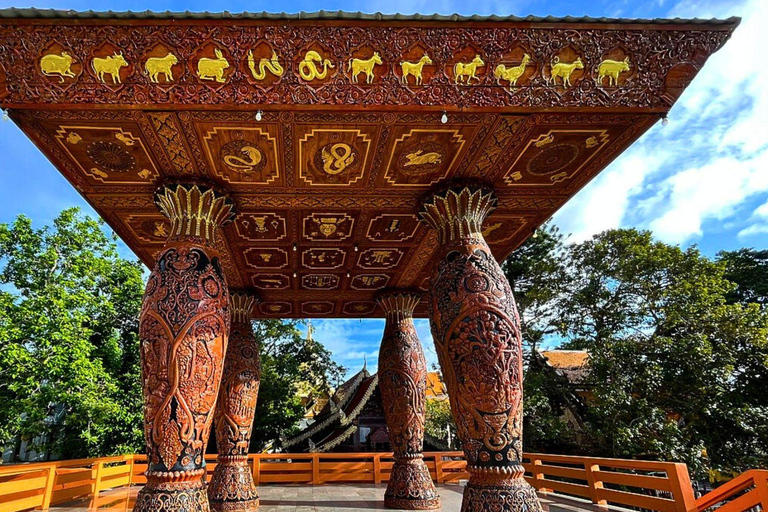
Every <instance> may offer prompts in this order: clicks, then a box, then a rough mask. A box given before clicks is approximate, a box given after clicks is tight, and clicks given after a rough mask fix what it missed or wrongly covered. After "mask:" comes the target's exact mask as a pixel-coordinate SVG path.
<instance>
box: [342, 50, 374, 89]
mask: <svg viewBox="0 0 768 512" xmlns="http://www.w3.org/2000/svg"><path fill="white" fill-rule="evenodd" d="M379 64H381V57H379V52H373V57H371V58H370V59H349V64H348V65H347V71H351V72H352V73H351V74H350V79H351V80H352V83H353V84H356V83H357V75H359V74H360V73H365V83H367V84H372V83H373V79H374V78H375V77H376V76H375V75H374V74H373V67H374V66H377V65H379Z"/></svg>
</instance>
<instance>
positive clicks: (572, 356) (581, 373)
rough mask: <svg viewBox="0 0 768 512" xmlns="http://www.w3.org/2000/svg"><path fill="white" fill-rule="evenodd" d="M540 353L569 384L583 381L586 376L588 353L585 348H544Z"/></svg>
mask: <svg viewBox="0 0 768 512" xmlns="http://www.w3.org/2000/svg"><path fill="white" fill-rule="evenodd" d="M541 355H542V356H544V358H545V359H546V362H547V364H548V365H549V366H551V367H552V368H554V369H555V371H557V373H559V374H560V375H562V376H564V377H565V378H567V379H568V382H570V383H571V384H580V383H583V382H584V380H585V378H586V377H587V374H588V371H589V370H588V368H587V364H588V361H589V353H588V352H587V351H586V350H544V351H542V352H541Z"/></svg>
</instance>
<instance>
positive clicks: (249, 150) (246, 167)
mask: <svg viewBox="0 0 768 512" xmlns="http://www.w3.org/2000/svg"><path fill="white" fill-rule="evenodd" d="M240 151H241V152H242V153H243V154H244V155H246V156H247V157H248V160H245V159H243V158H240V157H238V156H233V155H227V156H225V157H224V163H225V164H227V165H228V166H230V167H232V168H233V169H237V170H239V171H242V172H251V171H253V168H254V167H256V166H257V165H259V163H260V162H261V151H259V150H258V149H256V148H255V147H253V146H243V148H242V149H241V150H240Z"/></svg>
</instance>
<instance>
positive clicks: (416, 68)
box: [400, 52, 432, 85]
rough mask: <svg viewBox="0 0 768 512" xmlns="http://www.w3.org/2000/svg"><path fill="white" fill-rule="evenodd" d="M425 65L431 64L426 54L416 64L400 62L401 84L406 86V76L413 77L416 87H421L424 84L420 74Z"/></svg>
mask: <svg viewBox="0 0 768 512" xmlns="http://www.w3.org/2000/svg"><path fill="white" fill-rule="evenodd" d="M425 64H432V59H430V58H429V55H427V54H426V52H425V53H424V55H423V56H422V57H421V58H420V59H419V61H418V62H408V61H402V62H400V68H401V69H402V70H403V76H402V77H400V80H401V81H402V82H403V84H405V85H408V75H413V77H414V78H415V79H416V85H421V84H422V83H423V82H424V78H423V75H422V73H423V71H424V65H425Z"/></svg>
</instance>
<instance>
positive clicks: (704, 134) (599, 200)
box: [555, 0, 768, 243]
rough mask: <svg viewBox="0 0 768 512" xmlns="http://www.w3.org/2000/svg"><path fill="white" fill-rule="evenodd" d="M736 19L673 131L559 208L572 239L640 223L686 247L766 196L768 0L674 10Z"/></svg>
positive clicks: (677, 109) (677, 111) (656, 135)
mask: <svg viewBox="0 0 768 512" xmlns="http://www.w3.org/2000/svg"><path fill="white" fill-rule="evenodd" d="M731 15H740V16H742V18H743V20H742V23H741V25H740V26H739V27H738V28H737V29H736V31H735V32H734V35H733V37H732V38H731V40H730V41H728V42H727V43H726V44H725V46H724V47H723V48H722V49H721V50H720V51H719V52H717V53H715V54H714V55H713V56H712V57H710V59H709V61H708V62H707V63H706V64H705V66H704V68H703V69H702V71H701V72H700V73H699V74H698V76H696V78H695V79H694V80H693V82H692V84H691V85H690V87H689V88H688V89H687V90H686V91H685V92H684V94H683V96H682V97H681V98H680V100H679V101H678V102H677V104H675V106H674V107H673V109H672V111H671V113H670V120H671V122H670V124H669V126H666V127H661V126H659V125H657V126H655V127H654V128H652V129H651V130H650V131H649V133H647V134H646V135H645V136H644V137H643V138H642V139H641V140H640V141H639V142H638V143H636V144H635V145H634V146H633V147H632V148H630V149H629V150H628V151H627V152H626V153H625V154H624V155H622V156H621V157H619V158H618V159H617V160H616V161H615V162H614V163H613V164H612V165H611V166H609V168H608V169H606V170H605V171H604V172H603V173H602V175H601V176H599V177H598V178H597V179H596V180H595V181H594V183H592V184H590V185H589V186H588V187H586V188H585V189H584V190H583V191H582V192H580V193H579V194H578V195H577V196H576V197H575V198H574V200H573V201H571V202H570V203H569V204H568V205H566V207H565V208H563V209H562V210H561V211H560V212H558V214H557V215H556V217H555V221H556V222H557V223H558V224H559V225H560V226H561V227H562V228H563V229H564V231H565V232H572V233H573V234H574V237H573V238H574V239H575V240H577V241H579V240H584V239H586V238H588V237H590V236H591V235H593V234H596V233H599V232H600V231H603V230H605V229H608V228H614V227H620V226H627V225H635V226H639V227H647V228H650V229H652V230H654V232H655V233H656V235H657V236H659V237H660V238H661V239H663V240H665V241H667V242H671V243H686V242H690V241H692V240H693V239H695V238H697V237H701V236H703V235H704V230H703V226H705V222H706V221H707V220H717V221H720V222H721V223H723V224H725V223H728V222H736V221H738V216H739V215H742V214H743V208H742V205H743V203H744V202H745V201H746V200H748V199H749V200H754V199H761V198H763V197H768V173H767V172H766V169H767V168H768V166H766V163H768V130H766V129H765V127H764V125H765V120H766V119H768V94H766V93H765V89H764V88H765V84H766V83H768V66H760V65H758V64H757V63H759V62H760V61H761V60H762V56H761V55H760V54H759V53H760V52H761V50H762V48H761V47H760V45H758V44H755V41H760V40H762V38H763V37H762V34H763V32H764V27H763V25H764V21H763V20H765V19H766V17H768V2H766V1H765V0H748V1H746V2H741V3H723V2H720V3H714V2H689V1H687V2H682V3H680V4H678V5H677V6H675V7H674V8H673V9H672V10H671V11H670V13H669V16H670V17H675V16H680V17H700V18H707V17H720V18H724V17H727V16H731ZM750 229H751V230H752V232H759V229H761V228H759V227H750V228H747V230H750ZM747 230H744V231H747ZM756 230H757V231H756ZM744 231H743V233H744ZM746 234H749V232H747V233H746Z"/></svg>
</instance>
